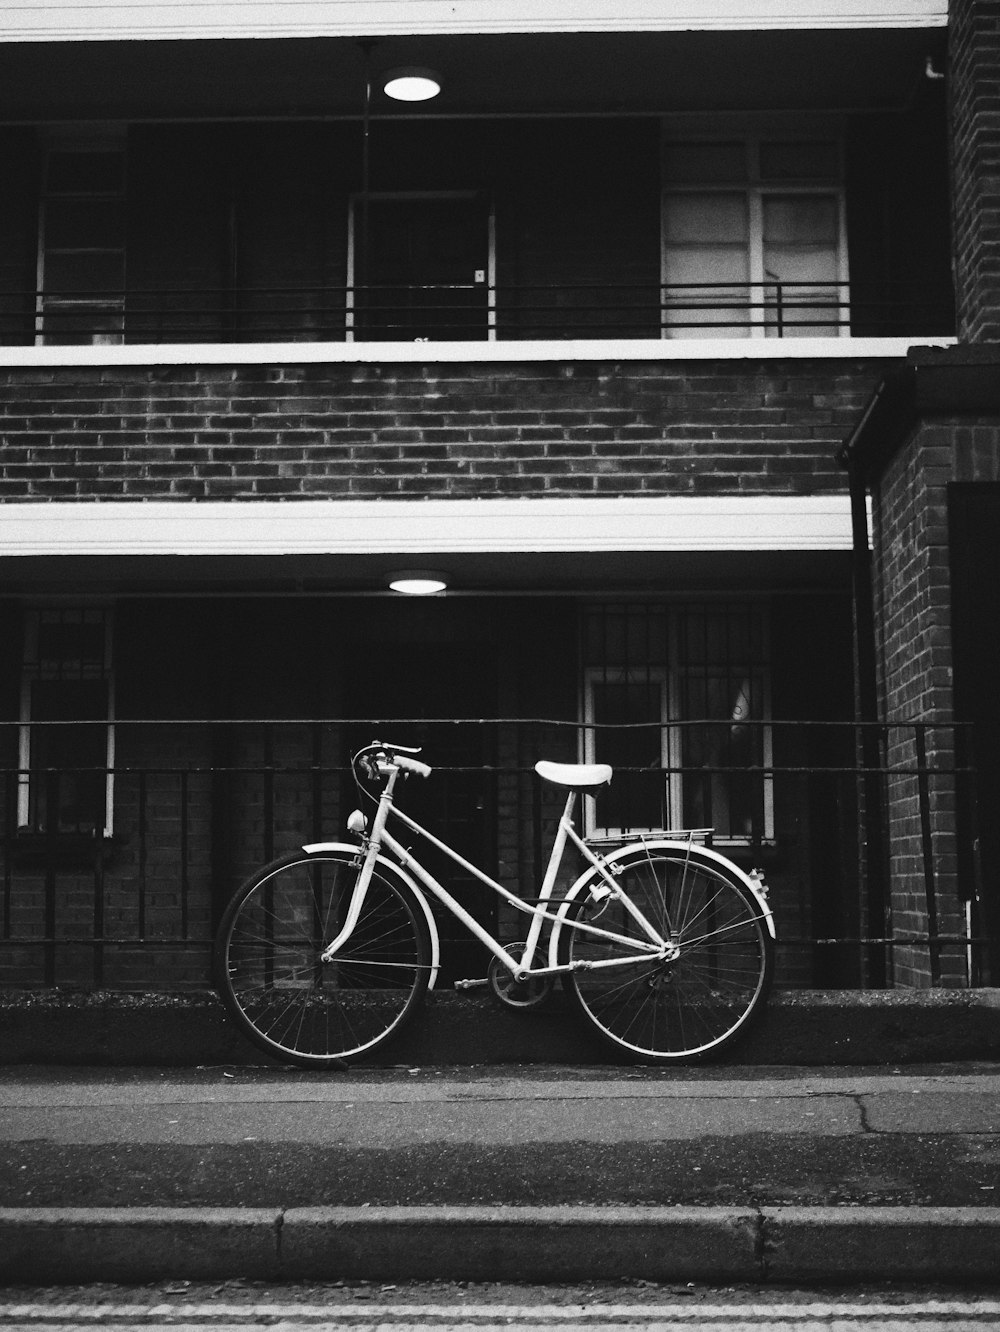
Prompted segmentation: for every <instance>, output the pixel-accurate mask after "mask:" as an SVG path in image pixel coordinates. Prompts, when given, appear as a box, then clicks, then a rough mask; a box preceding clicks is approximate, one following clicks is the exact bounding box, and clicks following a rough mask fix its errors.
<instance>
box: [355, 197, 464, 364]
mask: <svg viewBox="0 0 1000 1332" xmlns="http://www.w3.org/2000/svg"><path fill="white" fill-rule="evenodd" d="M354 238H355V239H354V272H355V284H356V288H357V289H356V293H355V314H354V326H355V329H356V331H357V335H358V336H359V337H362V338H365V339H369V340H375V341H381V342H385V341H393V340H400V341H403V342H412V341H414V340H416V339H418V338H427V339H430V340H433V341H439V340H442V339H459V340H468V339H477V338H483V339H485V337H486V335H487V315H488V305H489V283H488V271H489V215H488V208H487V204H486V202H485V200H483V199H482V198H480V197H478V196H476V197H473V196H469V195H427V196H409V195H402V196H396V197H387V196H379V195H375V196H373V197H370V198H369V199H368V200H367V202H366V201H364V200H359V201H357V202H356V203H355V206H354Z"/></svg>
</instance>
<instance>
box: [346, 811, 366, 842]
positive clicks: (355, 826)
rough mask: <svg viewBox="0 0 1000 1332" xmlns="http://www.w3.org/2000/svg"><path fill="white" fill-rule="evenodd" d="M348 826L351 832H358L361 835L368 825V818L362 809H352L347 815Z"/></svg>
mask: <svg viewBox="0 0 1000 1332" xmlns="http://www.w3.org/2000/svg"><path fill="white" fill-rule="evenodd" d="M347 827H348V830H349V831H350V832H352V833H357V834H358V836H359V837H360V835H361V834H362V833H363V832H364V831H365V829H366V828H367V827H368V820H367V819H366V818H365V816H364V815H363V814H362V812H361V810H360V809H355V810H352V811H351V813H350V814H349V815H348V816H347Z"/></svg>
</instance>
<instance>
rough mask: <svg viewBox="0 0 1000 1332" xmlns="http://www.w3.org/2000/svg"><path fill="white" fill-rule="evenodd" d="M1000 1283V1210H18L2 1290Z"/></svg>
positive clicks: (4, 1229) (13, 1213)
mask: <svg viewBox="0 0 1000 1332" xmlns="http://www.w3.org/2000/svg"><path fill="white" fill-rule="evenodd" d="M928 1272H933V1274H934V1279H935V1280H936V1281H979V1282H984V1283H988V1284H991V1283H992V1284H995V1283H997V1282H1000V1208H976V1207H955V1208H949V1207H842V1208H836V1207H767V1208H762V1209H755V1208H725V1207H720V1208H715V1207H704V1208H696V1207H644V1208H633V1207H517V1206H511V1207H371V1208H369V1207H357V1208H355V1207H313V1208H292V1209H289V1210H287V1211H284V1210H281V1209H275V1208H195V1207H192V1208H173V1207H162V1208H160V1207H123V1208H3V1209H0V1283H2V1284H5V1285H27V1284H70V1283H86V1282H95V1281H120V1282H129V1283H145V1282H152V1281H161V1280H166V1279H171V1278H184V1279H187V1280H217V1279H230V1278H237V1277H248V1278H251V1279H256V1280H274V1279H292V1280H296V1279H312V1280H324V1281H332V1280H348V1281H351V1280H354V1281H361V1280H379V1279H382V1280H397V1281H399V1280H424V1281H427V1280H451V1281H487V1280H488V1281H538V1282H551V1281H579V1280H593V1279H603V1278H609V1279H621V1278H632V1279H645V1280H650V1281H678V1280H684V1281H705V1282H719V1281H735V1282H755V1283H767V1282H774V1283H782V1282H791V1281H820V1282H826V1283H838V1282H839V1283H847V1282H861V1281H889V1280H892V1281H923V1280H926V1279H927V1274H928Z"/></svg>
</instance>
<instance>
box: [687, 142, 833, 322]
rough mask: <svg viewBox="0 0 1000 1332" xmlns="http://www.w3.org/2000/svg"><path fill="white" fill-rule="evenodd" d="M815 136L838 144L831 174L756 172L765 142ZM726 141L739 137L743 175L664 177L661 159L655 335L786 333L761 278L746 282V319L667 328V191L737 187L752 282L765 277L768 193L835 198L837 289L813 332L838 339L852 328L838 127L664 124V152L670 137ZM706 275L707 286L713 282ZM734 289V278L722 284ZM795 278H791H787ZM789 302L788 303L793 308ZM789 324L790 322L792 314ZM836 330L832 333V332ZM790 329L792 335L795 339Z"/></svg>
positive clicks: (702, 191) (717, 191)
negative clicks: (825, 318)
mask: <svg viewBox="0 0 1000 1332" xmlns="http://www.w3.org/2000/svg"><path fill="white" fill-rule="evenodd" d="M814 142H822V143H829V144H832V145H835V146H836V150H837V174H836V176H835V177H834V178H824V179H814V180H813V179H806V178H803V177H794V176H790V177H789V178H788V179H780V178H774V179H764V177H763V175H762V171H761V149H762V146H763V145H765V144H766V145H771V144H777V143H780V144H788V145H794V144H799V145H802V144H807V143H814ZM725 143H734V144H735V143H740V144H742V146H743V158H744V177H743V179H742V180H733V179H710V178H708V177H707V176H706V177H705V178H703V179H701V180H697V179H691V180H682V181H670V180H669V179H668V178H667V167H666V164H665V163H664V166H663V168H662V172H661V188H660V336H661V338H664V339H676V338H683V337H699V336H719V337H726V338H732V337H739V338H749V339H764V338H778V337H781V338H782V340H784V338H788V337H789V334H787V333H784V334H781V333H779V332H776V331H775V324H774V316H773V313H772V308H771V307H770V305H769V302H768V300H767V296H766V291H767V289H766V287H765V286H763V285H751V286H750V287H749V289H748V298H747V303H746V314H747V319H746V323H745V324H737V323H736V322H735V321H734V322H733V324H732V325H729V326H726V327H719V328H717V329H714V330H713V329H709V331H708V333H706V334H700V333H699V332H698V325H697V324H694V325H693V326H689V327H687V328H681V329H678V330H677V331H676V332H675V331H674V330H673V327H672V325H671V324H670V322H669V305H668V293H669V289H670V286H671V282H670V278H669V262H668V255H669V250H670V246H669V245H668V241H667V232H668V227H667V207H668V198H669V197H670V196H676V195H682V194H687V195H694V194H701V195H706V194H719V195H722V194H731V195H732V194H735V195H740V196H741V197H742V198H743V199H744V203H745V208H746V219H747V237H746V258H747V273H748V278H747V281H748V283H750V284H764V283H766V282H767V281H768V280H769V279H768V278H767V277H766V274H765V268H764V204H765V199H766V198H768V197H776V196H778V197H780V196H796V197H801V198H806V197H814V198H815V197H827V198H833V199H834V201H835V205H836V216H837V252H836V266H837V276H836V278H835V279H833V280H832V281H831V282H830V283H829V285H830V286H831V287H836V289H837V306H836V307H835V309H834V311H833V317H832V318H831V319H830V321H829V323H828V324H822V325H818V326H817V327H816V329H815V330H814V331H813V333H812V336H816V337H830V336H836V337H841V338H846V337H850V334H851V312H850V304H849V300H850V285H849V284H850V273H849V264H848V247H847V200H846V194H845V184H844V141H843V134H842V133H841V131H840V130H839V129H837V128H833V127H829V126H822V127H816V128H815V129H814V130H813V132H811V133H809V134H803V133H792V132H791V131H790V130H788V129H787V128H782V129H770V128H768V127H759V128H755V129H752V130H747V129H746V128H740V129H730V130H726V129H725V128H723V127H719V128H717V129H715V130H705V129H698V130H692V131H691V132H689V133H687V132H684V131H683V130H682V129H677V128H674V129H667V130H665V134H664V140H663V149H664V152H663V157H664V158H665V157H666V150H667V149H668V147H669V146H670V145H671V144H685V145H689V146H694V145H702V146H705V147H709V146H712V145H719V144H725ZM711 281H712V280H711V279H709V280H708V282H707V283H706V285H710V284H711ZM727 285H729V286H732V287H735V288H738V287H739V286H740V283H739V282H733V283H731V284H727ZM791 285H794V284H791ZM758 290H759V291H760V292H761V300H760V302H759V305H758V304H756V303H755V293H756V292H757V291H758ZM704 308H705V309H708V310H711V309H712V308H713V307H712V306H711V305H706V306H705V307H704ZM793 308H794V307H793ZM790 323H791V325H792V326H793V327H794V324H795V321H794V320H791V321H790ZM831 330H835V332H831ZM794 336H795V334H794V333H793V334H792V335H791V337H793V338H794Z"/></svg>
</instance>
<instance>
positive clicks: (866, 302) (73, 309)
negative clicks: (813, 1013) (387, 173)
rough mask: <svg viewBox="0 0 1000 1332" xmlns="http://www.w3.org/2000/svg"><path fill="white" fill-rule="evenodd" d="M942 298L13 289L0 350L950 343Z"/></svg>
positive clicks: (949, 312)
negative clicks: (674, 340) (525, 342)
mask: <svg viewBox="0 0 1000 1332" xmlns="http://www.w3.org/2000/svg"><path fill="white" fill-rule="evenodd" d="M954 326H955V316H954V304H953V299H952V296H951V293H950V291H948V290H945V289H944V288H934V287H932V286H931V285H929V284H926V285H920V286H918V285H917V284H909V285H906V286H904V285H902V284H892V283H888V282H886V283H878V284H872V283H865V284H862V283H855V284H853V285H852V284H848V283H842V284H841V283H830V282H779V281H774V280H768V281H765V282H747V283H732V282H698V283H670V284H662V285H661V284H653V285H650V284H648V283H614V282H591V283H563V284H523V283H498V284H494V285H490V284H486V283H471V284H468V285H461V284H451V285H420V286H391V287H390V286H366V287H360V286H335V285H330V286H310V287H306V286H302V287H289V286H285V287H277V286H275V287H253V288H250V287H245V288H221V287H220V288H192V289H171V290H167V289H142V290H123V291H109V290H91V291H85V290H75V291H52V290H49V291H45V292H39V291H22V292H15V293H5V294H3V295H0V343H3V344H7V345H11V344H31V343H39V344H43V345H44V344H53V345H58V344H70V345H83V344H92V343H139V344H142V343H152V344H157V343H168V342H179V341H185V342H200V341H204V342H209V341H212V342H215V341H223V342H226V341H232V342H239V341H332V342H338V341H340V342H343V341H353V340H357V341H395V340H398V341H424V340H426V341H439V340H460V341H465V340H468V341H487V340H504V339H513V338H518V339H522V338H523V339H542V338H568V337H573V338H597V337H620V338H671V337H689V336H700V337H705V336H715V335H720V336H730V337H740V338H753V337H761V338H764V337H767V338H774V337H777V338H787V337H802V336H818V337H840V336H846V335H848V334H852V335H855V336H858V335H863V336H877V335H880V334H886V335H900V336H909V335H918V334H924V335H939V336H945V335H949V334H951V333H952V332H953V331H954Z"/></svg>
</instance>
